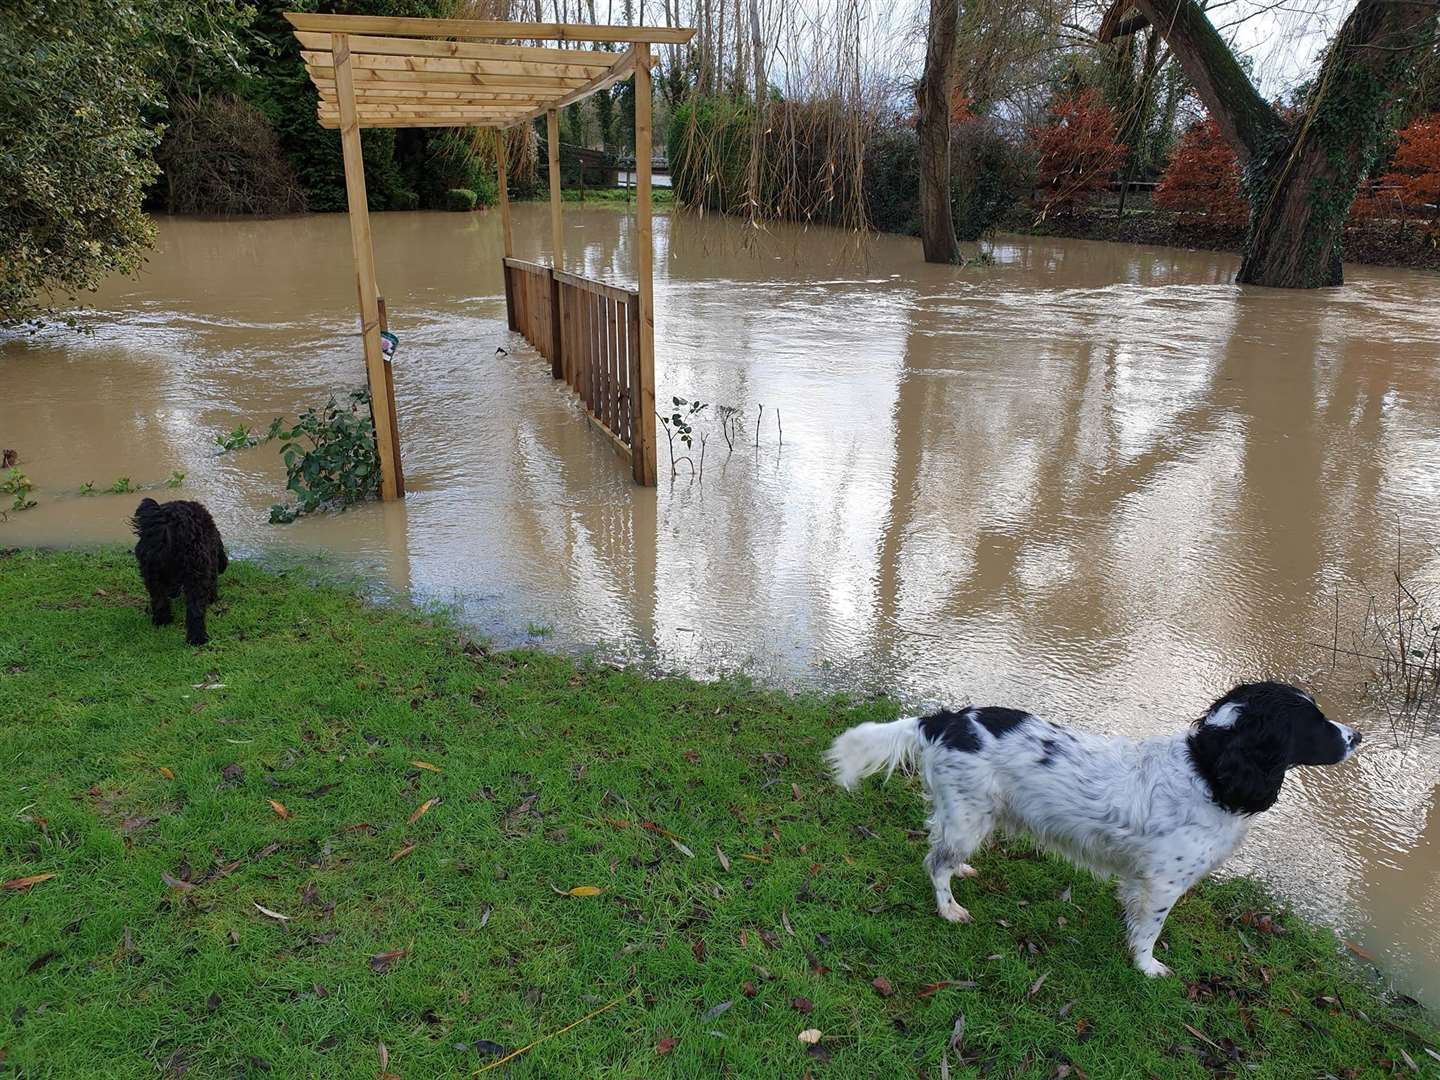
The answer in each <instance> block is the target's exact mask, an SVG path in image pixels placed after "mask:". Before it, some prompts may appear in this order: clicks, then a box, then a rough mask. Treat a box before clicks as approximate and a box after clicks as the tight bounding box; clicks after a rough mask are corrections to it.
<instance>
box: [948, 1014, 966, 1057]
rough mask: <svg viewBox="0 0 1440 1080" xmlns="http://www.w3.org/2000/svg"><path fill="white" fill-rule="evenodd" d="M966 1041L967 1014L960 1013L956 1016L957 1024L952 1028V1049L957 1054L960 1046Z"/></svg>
mask: <svg viewBox="0 0 1440 1080" xmlns="http://www.w3.org/2000/svg"><path fill="white" fill-rule="evenodd" d="M964 1043H965V1014H964V1013H960V1014H959V1015H958V1016H956V1017H955V1026H954V1027H952V1028H951V1029H950V1049H951V1050H954V1051H955V1052H956V1053H957V1054H958V1053H959V1052H960V1047H961V1046H963V1045H964Z"/></svg>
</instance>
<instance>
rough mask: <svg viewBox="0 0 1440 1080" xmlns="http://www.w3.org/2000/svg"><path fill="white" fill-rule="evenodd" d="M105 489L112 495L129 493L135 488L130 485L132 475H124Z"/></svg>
mask: <svg viewBox="0 0 1440 1080" xmlns="http://www.w3.org/2000/svg"><path fill="white" fill-rule="evenodd" d="M105 490H107V491H108V492H110V494H111V495H128V494H129V493H130V492H132V491H134V490H135V489H134V488H133V487H132V486H131V485H130V477H128V476H122V477H120V478H119V479H118V480H116V481H115V482H114V483H113V484H111V485H110V486H109V487H108V488H106V489H105Z"/></svg>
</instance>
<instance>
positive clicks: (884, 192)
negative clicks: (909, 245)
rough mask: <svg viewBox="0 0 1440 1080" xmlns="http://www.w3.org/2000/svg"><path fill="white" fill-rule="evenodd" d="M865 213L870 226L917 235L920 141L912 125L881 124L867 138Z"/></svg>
mask: <svg viewBox="0 0 1440 1080" xmlns="http://www.w3.org/2000/svg"><path fill="white" fill-rule="evenodd" d="M865 213H866V216H867V217H868V218H869V219H870V226H871V228H874V229H879V230H880V231H881V232H894V233H903V234H905V235H906V236H919V235H920V144H919V141H918V140H917V139H916V136H915V130H914V129H913V128H909V127H901V126H899V125H898V124H897V125H896V126H894V127H885V128H881V129H879V130H877V131H876V132H875V133H874V134H873V135H871V137H870V138H869V139H868V140H866V142H865Z"/></svg>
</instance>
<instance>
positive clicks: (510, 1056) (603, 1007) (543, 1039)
mask: <svg viewBox="0 0 1440 1080" xmlns="http://www.w3.org/2000/svg"><path fill="white" fill-rule="evenodd" d="M639 989H640V987H639V986H634V987H631V988H630V992H629V993H626V994H621V995H620V996H619V997H617V998H616V999H615V1000H614V1001H611V1002H608V1003H607V1004H604V1005H601V1006H600V1008H598V1009H596V1010H595V1011H594V1012H592V1013H586V1014H585V1015H584V1016H582V1017H581V1018H580V1019H579V1020H575V1021H573V1022H571V1023H569V1024H566V1025H565V1026H564V1027H562V1028H561V1029H560V1030H559V1031H552V1032H551V1033H550V1034H549V1035H541V1036H540V1038H538V1039H536V1040H535V1041H534V1042H532V1043H530V1044H529V1045H528V1046H522V1047H520V1049H519V1050H511V1051H510V1053H508V1054H506V1055H505V1056H504V1057H502V1058H496V1059H495V1060H494V1061H492V1062H490V1064H489V1065H482V1066H481V1067H480V1068H478V1069H476V1070H475V1073H474V1075H476V1076H479V1075H480V1074H481V1073H483V1072H489V1071H490V1070H491V1069H497V1068H499V1067H500V1066H501V1065H504V1064H505V1063H506V1062H507V1061H510V1060H511V1059H513V1058H517V1057H519V1056H520V1055H521V1054H526V1053H529V1052H530V1051H531V1050H534V1049H535V1047H537V1046H539V1045H540V1044H541V1043H543V1042H548V1041H549V1040H550V1039H553V1038H555V1037H556V1036H557V1035H564V1034H565V1032H567V1031H569V1030H570V1029H571V1028H577V1027H579V1026H580V1025H581V1024H583V1023H585V1021H587V1020H593V1019H595V1017H597V1016H599V1015H600V1014H601V1013H603V1012H609V1011H610V1010H611V1009H613V1008H614V1007H615V1006H616V1005H619V1004H620V1002H622V1001H624V1000H625V999H626V998H628V997H632V996H633V995H634V993H635V991H636V990H639Z"/></svg>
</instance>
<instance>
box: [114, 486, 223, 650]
mask: <svg viewBox="0 0 1440 1080" xmlns="http://www.w3.org/2000/svg"><path fill="white" fill-rule="evenodd" d="M130 527H131V528H132V529H134V530H135V535H136V536H138V537H139V538H140V540H139V543H137V544H136V545H135V561H136V562H138V563H139V564H140V580H142V581H143V582H144V583H145V588H146V590H147V591H148V592H149V593H150V618H151V621H153V622H154V623H155V625H156V626H164V625H166V624H167V623H169V622H172V621H173V620H174V616H173V615H172V614H171V611H170V601H172V600H173V599H174V598H175V597H177V596H179V595H180V593H181V592H182V591H183V592H184V593H185V640H186V641H187V642H189V643H190V644H191V645H204V644H205V642H207V641H209V640H210V638H209V635H208V634H206V632H205V609H206V608H207V607H209V606H210V605H211V604H212V603H214V602H215V598H216V596H217V592H216V581H215V579H216V578H217V577H218V576H219V575H220V574H223V573H224V572H225V567H226V566H228V565H229V563H230V560H229V559H228V558H227V557H226V555H225V544H224V542H223V541H222V540H221V539H220V530H219V529H217V528H216V527H215V521H214V519H213V518H211V516H210V511H209V510H206V509H205V507H204V506H202V505H201V504H200V503H198V502H188V501H185V500H179V499H177V500H176V501H175V502H167V503H157V502H156V501H155V500H154V499H142V500H141V502H140V505H139V506H138V507H136V508H135V516H134V517H133V518H131V519H130Z"/></svg>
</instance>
